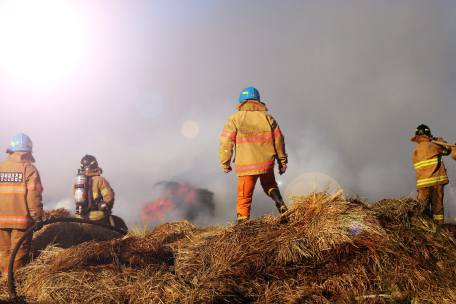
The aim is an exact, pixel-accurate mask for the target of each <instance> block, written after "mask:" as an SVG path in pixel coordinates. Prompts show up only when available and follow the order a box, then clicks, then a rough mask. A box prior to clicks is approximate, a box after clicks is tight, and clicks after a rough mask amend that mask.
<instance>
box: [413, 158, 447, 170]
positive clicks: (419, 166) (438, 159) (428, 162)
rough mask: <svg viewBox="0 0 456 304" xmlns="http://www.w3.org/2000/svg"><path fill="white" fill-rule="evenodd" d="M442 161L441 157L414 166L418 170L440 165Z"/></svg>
mask: <svg viewBox="0 0 456 304" xmlns="http://www.w3.org/2000/svg"><path fill="white" fill-rule="evenodd" d="M441 161H442V159H441V158H440V157H437V158H433V159H428V160H423V161H420V162H418V163H416V164H415V165H414V166H415V169H418V168H422V167H426V166H430V165H434V164H438V163H439V162H441Z"/></svg>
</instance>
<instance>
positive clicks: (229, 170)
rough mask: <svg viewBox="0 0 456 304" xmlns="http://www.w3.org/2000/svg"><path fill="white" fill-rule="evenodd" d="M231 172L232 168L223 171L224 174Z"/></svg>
mask: <svg viewBox="0 0 456 304" xmlns="http://www.w3.org/2000/svg"><path fill="white" fill-rule="evenodd" d="M231 171H233V169H231V166H229V167H228V168H226V169H223V172H225V173H228V172H231Z"/></svg>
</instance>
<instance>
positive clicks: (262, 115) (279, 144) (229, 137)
mask: <svg viewBox="0 0 456 304" xmlns="http://www.w3.org/2000/svg"><path fill="white" fill-rule="evenodd" d="M237 109H238V112H236V113H234V114H233V115H231V116H230V117H229V118H228V120H227V121H226V123H225V126H224V127H223V131H222V135H221V136H220V150H219V158H220V164H221V165H222V168H223V171H224V172H225V173H228V172H231V171H232V168H231V159H232V157H233V149H235V151H236V157H235V160H234V163H235V171H236V175H237V176H238V184H237V190H238V191H237V192H238V199H237V220H238V222H243V221H246V220H248V219H249V218H250V209H251V204H252V196H253V190H254V188H255V184H256V182H257V180H258V179H260V183H261V186H262V187H263V190H264V192H265V193H266V194H267V195H268V196H269V197H271V198H272V200H273V201H275V203H276V207H277V209H278V211H279V213H280V214H283V213H285V212H286V211H287V206H286V205H285V203H284V201H283V198H282V196H281V194H280V191H279V187H278V186H277V182H276V180H275V176H274V166H275V162H276V161H277V163H278V167H279V174H281V175H282V174H283V173H285V170H286V168H287V162H288V156H287V154H286V152H285V141H284V136H283V134H282V131H281V130H280V128H279V125H278V123H277V121H276V120H275V119H274V118H273V117H272V116H271V115H269V114H267V113H266V111H267V110H268V109H267V108H266V105H265V104H264V103H263V102H261V101H260V93H259V92H258V90H257V89H256V88H254V87H248V88H245V89H244V90H242V92H241V94H240V96H239V105H238V106H237Z"/></svg>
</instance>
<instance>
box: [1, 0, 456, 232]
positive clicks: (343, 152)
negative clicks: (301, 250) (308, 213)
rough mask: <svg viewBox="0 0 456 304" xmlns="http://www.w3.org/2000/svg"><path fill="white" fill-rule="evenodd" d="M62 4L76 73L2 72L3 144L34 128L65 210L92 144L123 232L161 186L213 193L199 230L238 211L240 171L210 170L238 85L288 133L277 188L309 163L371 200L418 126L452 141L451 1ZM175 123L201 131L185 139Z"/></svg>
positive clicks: (390, 188) (257, 211)
mask: <svg viewBox="0 0 456 304" xmlns="http://www.w3.org/2000/svg"><path fill="white" fill-rule="evenodd" d="M6 2H7V1H0V11H1V10H2V7H4V6H5V5H6ZM68 3H69V4H68V5H70V6H71V7H72V9H74V11H75V12H76V13H77V14H79V15H78V18H79V19H80V20H82V21H81V24H82V23H83V24H84V27H85V28H86V43H87V44H86V45H84V48H83V49H84V51H83V52H81V53H80V56H79V58H78V60H79V61H78V65H77V66H76V67H75V68H74V69H72V70H71V71H69V72H68V73H66V74H65V75H63V76H62V77H60V78H58V80H55V81H53V82H43V81H38V80H37V81H36V82H30V81H27V82H26V81H21V79H20V78H18V77H12V76H11V75H10V74H9V73H8V72H7V71H5V70H4V69H2V67H1V66H0V104H1V110H0V126H1V133H0V144H1V145H3V149H6V148H8V147H9V142H10V139H11V138H12V137H13V136H14V135H15V134H17V133H19V132H23V133H25V134H27V135H29V136H30V137H31V139H32V140H33V143H34V157H35V158H36V164H35V165H36V167H37V168H38V170H39V171H40V174H41V178H42V182H43V186H44V192H43V203H44V206H45V208H53V207H56V206H63V205H68V206H70V209H71V210H73V209H74V208H73V206H74V203H73V198H72V185H73V180H74V176H75V174H76V173H77V169H78V167H79V162H80V160H81V158H82V157H83V156H84V155H85V154H91V155H94V156H95V157H96V158H97V160H98V163H99V165H100V167H101V168H102V169H103V171H104V172H103V175H102V176H104V177H105V178H106V179H107V180H108V181H109V182H110V184H111V186H112V188H113V189H114V191H115V193H116V201H115V205H114V210H113V211H114V214H116V215H119V216H121V217H122V218H124V220H125V221H126V222H127V224H128V225H129V226H132V225H137V224H139V223H140V210H141V207H142V206H143V204H145V203H146V202H150V201H151V200H152V199H153V198H155V197H156V196H157V193H155V192H154V187H153V186H154V185H155V184H156V183H157V182H161V181H176V182H189V183H191V184H192V185H193V187H195V188H204V189H208V190H210V191H212V192H213V193H214V201H215V203H216V210H215V217H214V218H211V219H204V220H203V221H201V222H197V224H201V225H215V224H220V225H225V224H226V223H227V222H232V221H235V219H236V194H237V193H236V192H237V191H236V181H237V178H236V176H235V173H234V172H231V173H229V174H225V173H223V171H222V169H221V167H220V164H219V159H218V147H219V137H220V134H221V131H222V129H223V125H224V123H225V121H226V119H227V118H228V117H229V116H230V115H231V114H233V113H234V112H235V111H236V110H235V107H236V106H237V104H238V96H239V94H240V92H241V90H242V89H243V88H245V87H248V86H255V87H256V88H257V89H258V90H259V91H260V94H261V99H262V101H263V102H264V103H265V104H266V106H267V107H268V109H269V113H270V114H271V115H272V116H273V117H274V118H275V119H276V120H277V121H278V123H279V125H280V128H281V130H282V132H283V134H284V136H285V143H286V148H287V153H288V155H289V169H288V170H287V172H286V173H285V174H284V175H283V176H280V177H279V176H278V175H277V176H278V180H279V181H280V183H281V186H280V187H281V189H282V192H284V191H285V189H286V187H287V185H288V184H290V183H291V182H292V181H293V180H294V179H295V178H297V177H299V176H300V175H302V174H305V173H307V172H321V173H324V174H326V175H329V176H331V177H332V178H334V179H335V180H337V182H338V183H339V184H340V185H341V187H342V188H344V189H345V191H346V192H347V193H357V194H359V195H360V196H361V197H365V198H366V200H367V201H368V202H375V201H378V200H380V199H383V198H390V197H404V196H408V195H410V194H411V193H413V192H414V191H415V171H414V168H413V163H412V151H413V149H414V148H415V145H416V144H415V143H412V142H410V138H411V137H412V136H413V135H414V131H415V128H416V127H417V126H418V125H419V124H422V123H424V124H427V125H428V126H429V127H430V128H431V131H432V133H433V135H435V136H440V137H443V138H444V139H446V140H447V141H449V142H455V141H456V134H455V125H454V123H453V121H454V117H455V115H456V105H455V104H454V100H453V98H454V96H456V94H455V93H456V85H455V80H456V79H455V75H456V61H455V58H456V3H454V2H452V1H421V0H409V1H393V0H391V1H365V0H363V1H361V0H360V1H343V2H342V1H336V0H334V1H286V0H285V1H268V0H254V1H253V0H252V1H233V0H230V1H203V0H194V1H177V0H176V1H129V2H126V1H98V2H93V1H82V2H81V1H78V2H76V1H74V2H68ZM56 26H57V25H56ZM33 51H34V50H33V47H31V48H30V50H29V51H28V52H33ZM49 64H52V62H49ZM188 120H191V121H194V122H196V124H197V125H198V133H197V135H196V136H194V137H191V136H190V137H191V138H189V137H186V136H184V133H185V130H182V129H181V128H182V125H183V123H184V122H186V121H188ZM183 131H184V133H183ZM5 158H6V155H5ZM452 161H453V160H452V159H451V158H449V157H448V158H446V159H445V162H446V163H450V162H452ZM450 166H453V164H452V163H451V164H450ZM276 171H277V169H276ZM450 177H451V175H450ZM455 178H456V175H455ZM452 182H453V183H456V180H455V179H453V181H452ZM451 187H452V186H450V187H446V189H451ZM453 192H454V193H456V191H448V195H451V193H453ZM282 194H283V195H284V196H285V193H282ZM448 197H450V196H448ZM453 197H456V194H453ZM253 199H254V201H253V204H252V217H258V216H261V215H262V214H265V213H270V212H274V213H275V214H276V213H277V211H276V210H275V205H274V203H273V202H272V200H271V199H270V198H268V197H267V196H266V195H265V194H264V193H263V192H262V190H261V187H260V185H257V188H256V192H255V194H254V198H253ZM449 208H452V209H451V210H452V211H451V212H452V214H451V215H450V214H449V213H448V212H447V214H446V220H447V221H453V222H454V211H456V208H454V207H449ZM448 210H449V209H448ZM453 210H454V211H453Z"/></svg>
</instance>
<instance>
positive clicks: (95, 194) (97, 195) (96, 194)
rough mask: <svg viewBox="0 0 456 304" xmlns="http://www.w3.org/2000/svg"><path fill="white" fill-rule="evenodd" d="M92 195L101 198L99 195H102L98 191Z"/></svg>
mask: <svg viewBox="0 0 456 304" xmlns="http://www.w3.org/2000/svg"><path fill="white" fill-rule="evenodd" d="M92 196H93V198H99V197H100V195H99V194H98V192H94V193H93V195H92Z"/></svg>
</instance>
